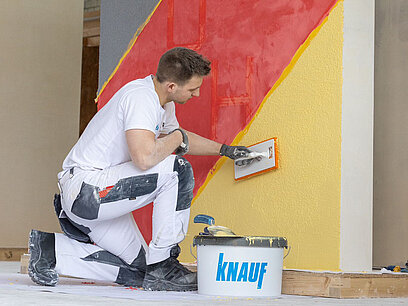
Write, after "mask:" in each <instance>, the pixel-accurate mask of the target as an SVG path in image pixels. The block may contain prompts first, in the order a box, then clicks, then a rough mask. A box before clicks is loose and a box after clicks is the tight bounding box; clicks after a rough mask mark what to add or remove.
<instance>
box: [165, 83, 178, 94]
mask: <svg viewBox="0 0 408 306" xmlns="http://www.w3.org/2000/svg"><path fill="white" fill-rule="evenodd" d="M166 87H167V91H168V92H170V93H173V92H175V90H176V88H177V84H176V83H173V82H168V83H167V86H166Z"/></svg>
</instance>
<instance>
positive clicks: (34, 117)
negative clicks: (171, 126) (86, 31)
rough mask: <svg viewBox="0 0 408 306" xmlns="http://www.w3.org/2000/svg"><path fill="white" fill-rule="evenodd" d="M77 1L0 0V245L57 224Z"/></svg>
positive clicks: (77, 52)
mask: <svg viewBox="0 0 408 306" xmlns="http://www.w3.org/2000/svg"><path fill="white" fill-rule="evenodd" d="M83 5H84V3H83V1H81V0H75V1H74V0H70V1H66V0H42V1H32V0H2V1H0V29H1V30H0V46H1V52H0V67H1V69H0V106H1V111H0V130H1V132H2V133H1V137H0V169H1V171H0V194H1V196H0V211H1V214H0V216H1V222H0V247H27V239H28V237H27V235H28V233H29V230H30V229H31V228H37V229H42V230H47V231H56V230H59V225H58V223H57V218H56V216H55V213H54V208H53V205H52V201H53V195H54V193H55V192H57V191H58V188H57V181H56V175H57V173H58V172H59V171H60V169H61V165H62V161H63V160H64V158H65V156H66V155H67V153H68V152H69V150H70V148H71V146H72V145H73V144H74V143H75V141H76V140H77V138H78V130H79V105H80V103H79V100H80V88H81V81H80V78H81V56H82V19H83Z"/></svg>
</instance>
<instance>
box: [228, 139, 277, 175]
mask: <svg viewBox="0 0 408 306" xmlns="http://www.w3.org/2000/svg"><path fill="white" fill-rule="evenodd" d="M248 148H249V149H250V150H251V151H253V152H259V153H263V152H267V155H268V158H264V157H262V159H261V160H260V161H254V162H253V163H252V164H250V165H247V166H237V165H236V164H234V171H235V180H242V179H245V178H249V177H251V176H254V175H258V174H261V173H264V172H267V171H270V170H272V169H276V168H278V153H277V148H278V147H277V138H276V137H275V138H271V139H267V140H264V141H262V142H259V143H256V144H254V145H251V146H248Z"/></svg>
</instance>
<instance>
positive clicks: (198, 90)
mask: <svg viewBox="0 0 408 306" xmlns="http://www.w3.org/2000/svg"><path fill="white" fill-rule="evenodd" d="M199 96H200V89H196V90H194V91H193V97H199Z"/></svg>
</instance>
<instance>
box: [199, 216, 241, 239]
mask: <svg viewBox="0 0 408 306" xmlns="http://www.w3.org/2000/svg"><path fill="white" fill-rule="evenodd" d="M194 223H203V224H208V225H209V226H206V227H205V228H204V232H201V233H200V235H210V236H235V233H234V232H233V231H232V230H231V229H229V228H228V227H225V226H220V225H215V220H214V218H213V217H211V216H208V215H203V214H200V215H197V216H195V217H194Z"/></svg>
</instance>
